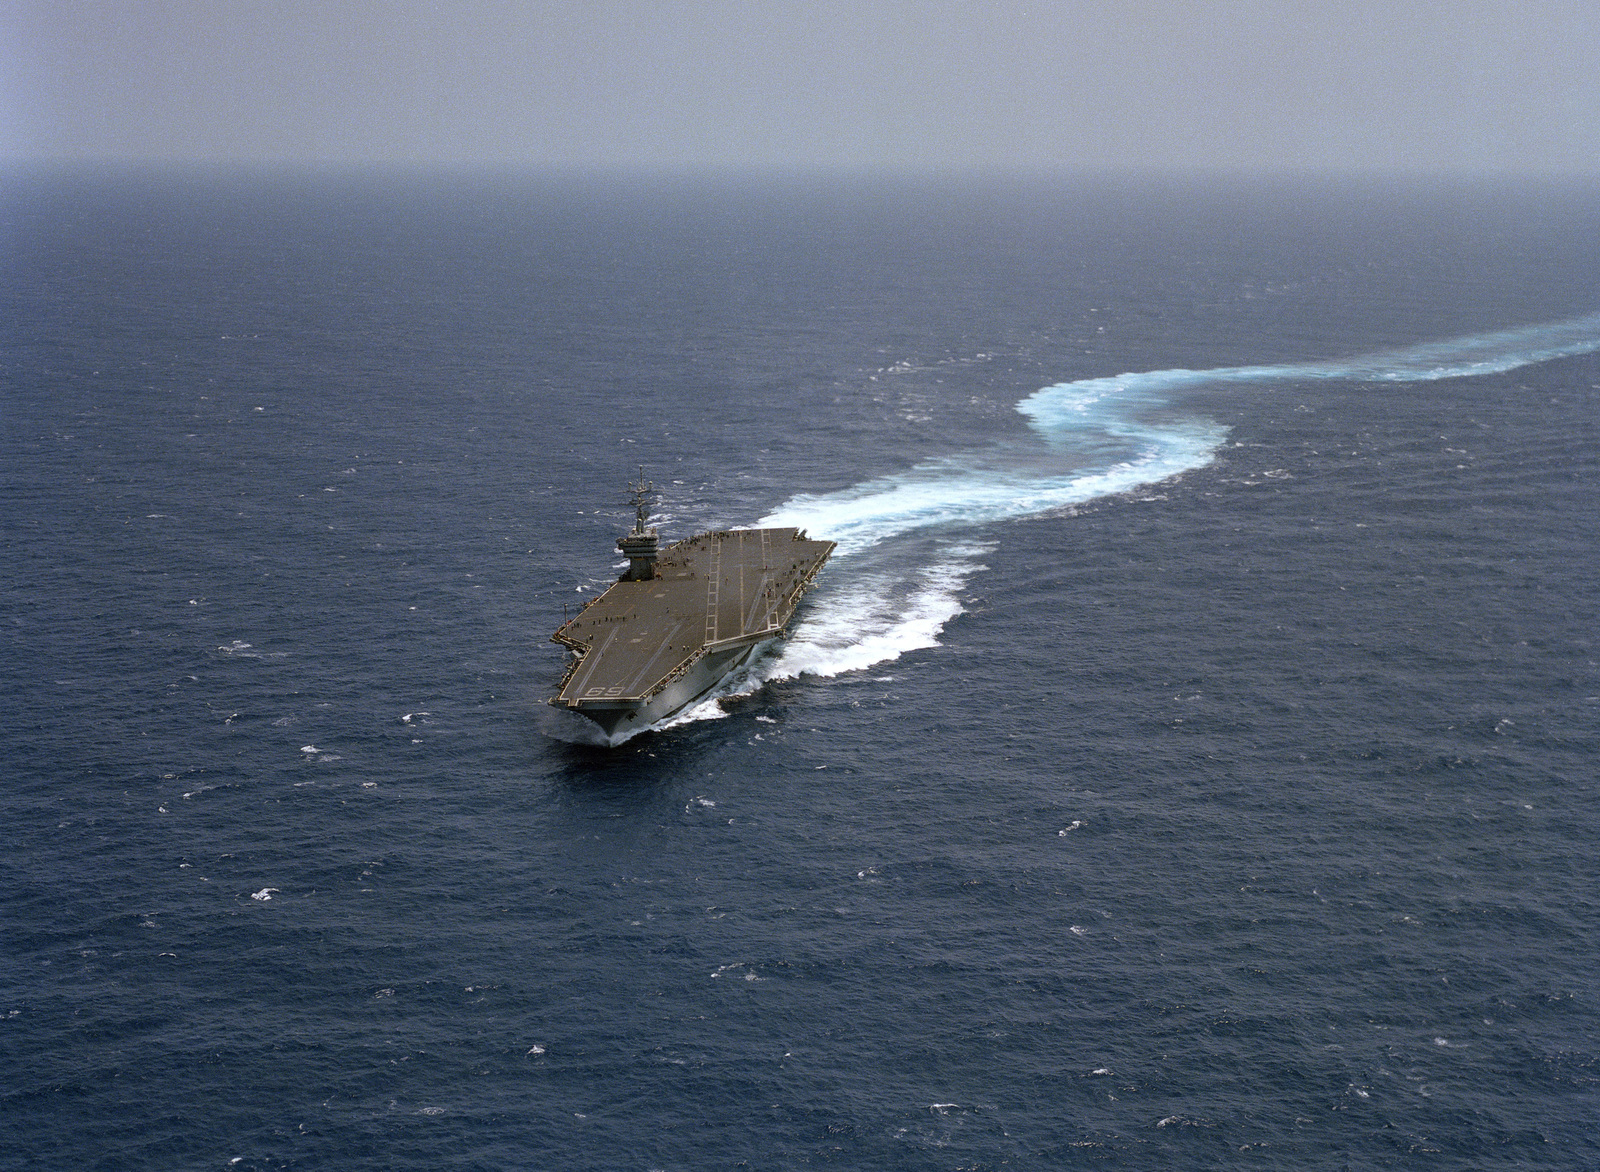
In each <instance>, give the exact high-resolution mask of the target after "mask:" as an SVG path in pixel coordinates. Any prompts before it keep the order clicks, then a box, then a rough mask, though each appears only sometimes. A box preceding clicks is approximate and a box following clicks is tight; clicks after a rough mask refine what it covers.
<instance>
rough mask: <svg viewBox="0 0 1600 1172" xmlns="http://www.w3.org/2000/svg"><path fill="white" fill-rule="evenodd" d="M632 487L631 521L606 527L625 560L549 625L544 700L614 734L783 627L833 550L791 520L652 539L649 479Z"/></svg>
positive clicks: (683, 703)
mask: <svg viewBox="0 0 1600 1172" xmlns="http://www.w3.org/2000/svg"><path fill="white" fill-rule="evenodd" d="M631 487H632V488H633V506H634V512H635V522H634V527H633V531H632V532H631V533H628V534H627V535H626V536H624V537H621V538H618V540H617V548H619V549H620V550H621V551H622V552H623V553H624V554H625V555H626V556H627V558H628V569H627V571H626V572H625V573H624V574H623V575H622V577H621V579H620V580H618V581H617V582H614V583H613V584H612V585H611V586H610V587H609V588H608V589H607V590H606V592H605V593H604V594H601V595H600V596H598V597H597V598H594V599H591V600H590V601H589V602H588V603H587V604H586V605H585V606H584V608H583V610H582V611H580V612H579V613H578V614H577V615H576V616H575V617H574V618H571V619H569V620H567V622H566V623H564V624H562V626H561V629H560V630H558V631H557V632H556V633H555V634H554V635H551V636H550V639H551V641H552V642H555V643H560V644H561V645H562V646H564V647H567V648H568V649H570V650H571V651H572V652H573V660H572V663H571V665H570V666H569V667H568V668H567V674H566V676H565V677H564V678H563V679H562V681H561V687H560V691H559V693H558V694H557V695H556V696H555V697H554V698H552V699H551V701H550V703H551V704H554V705H556V706H557V707H559V708H566V709H567V710H569V711H572V712H577V713H579V714H581V715H583V716H586V717H588V718H589V719H590V720H592V721H594V722H595V723H596V724H597V725H599V726H600V728H601V729H602V730H603V731H604V732H605V733H606V734H607V736H608V737H612V738H615V737H617V736H618V735H620V734H624V733H628V732H633V731H637V730H639V729H642V728H646V727H648V726H650V725H652V724H656V723H657V722H659V721H662V720H665V719H666V718H667V717H669V716H671V715H673V714H674V713H676V712H679V711H681V710H683V709H684V708H686V707H688V706H689V705H690V704H692V703H694V702H695V701H696V700H699V699H700V698H702V697H703V696H705V694H706V693H707V692H709V691H711V689H712V688H714V687H716V686H717V684H719V683H721V682H722V681H723V680H724V679H726V678H727V677H728V675H729V674H730V673H731V672H733V671H734V670H735V669H736V668H738V667H740V666H742V665H743V664H745V663H747V662H749V660H750V659H751V658H752V657H753V656H754V655H755V653H756V651H757V650H758V649H759V648H760V647H761V646H762V645H763V644H764V643H767V642H769V641H770V640H772V639H776V638H778V637H780V636H781V635H783V633H784V628H785V627H786V626H787V625H788V623H789V619H790V618H791V617H792V616H793V615H794V609H795V607H796V606H797V605H798V604H799V602H800V598H801V596H802V595H803V594H805V592H806V591H807V590H808V589H810V587H811V582H812V579H813V578H815V577H816V574H817V571H818V570H820V569H822V566H823V563H825V562H826V561H827V560H828V557H829V555H830V554H832V553H833V542H831V541H814V540H812V539H810V538H808V537H807V536H806V535H805V533H804V532H803V531H802V530H798V529H724V530H720V531H717V532H713V533H699V534H696V535H695V536H693V537H689V538H686V539H685V540H683V541H679V542H676V543H674V544H672V545H669V546H667V547H666V548H665V549H662V548H660V546H659V543H658V540H657V536H656V531H655V530H654V529H652V528H650V527H649V517H648V503H649V499H650V496H651V494H652V493H653V491H654V489H653V486H651V485H649V484H646V483H644V481H643V477H642V476H641V478H640V482H639V483H637V484H635V485H633V486H631Z"/></svg>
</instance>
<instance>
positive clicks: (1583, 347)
mask: <svg viewBox="0 0 1600 1172" xmlns="http://www.w3.org/2000/svg"><path fill="white" fill-rule="evenodd" d="M1597 351H1600V313H1597V314H1591V315H1589V316H1587V317H1580V318H1572V319H1569V320H1566V321H1558V322H1549V323H1545V324H1542V325H1533V326H1524V327H1521V328H1519V329H1514V330H1499V331H1495V332H1492V333H1485V334H1475V335H1471V336H1469V337H1464V338H1452V339H1448V340H1446V341H1442V342H1427V343H1423V344H1421V345H1417V346H1408V347H1404V348H1401V349H1397V350H1384V351H1379V352H1377V353H1373V354H1365V355H1361V356H1358V357H1355V358H1347V359H1340V360H1334V361H1329V362H1301V363H1286V364H1282V365H1277V366H1226V367H1217V368H1215V369H1212V370H1181V369H1180V370H1151V371H1142V372H1134V373H1129V374H1119V375H1113V376H1111V377H1108V378H1088V379H1078V380H1075V381H1073V382H1064V383H1056V384H1053V385H1051V386H1047V387H1041V388H1040V389H1039V390H1037V391H1035V392H1033V394H1031V395H1029V396H1027V397H1026V398H1025V399H1023V400H1022V401H1021V402H1019V403H1018V404H1017V411H1018V412H1019V413H1020V414H1022V415H1023V416H1025V417H1026V418H1027V420H1028V426H1029V428H1030V429H1031V430H1032V432H1033V434H1032V436H1031V437H1028V438H1026V439H1021V440H1012V441H1008V442H1001V443H995V444H992V445H990V446H989V447H987V448H982V449H978V450H974V451H971V452H964V453H961V454H958V455H954V456H946V457H942V458H940V459H937V460H930V461H928V462H927V463H924V464H919V465H917V466H916V467H914V468H911V469H908V470H907V471H905V472H901V473H897V474H895V475H893V476H885V477H880V478H878V479H875V480H869V481H864V482H863V483H861V484H857V485H852V486H851V487H850V488H846V489H843V490H841V491H839V492H832V493H822V494H806V493H802V494H800V495H798V496H794V497H791V498H790V499H789V500H787V501H785V502H784V503H783V504H782V505H780V506H779V507H778V508H777V509H775V510H773V511H772V512H771V513H768V514H767V515H766V516H765V517H762V518H761V520H760V521H759V522H757V524H758V525H760V526H762V527H775V526H785V525H793V526H795V527H796V528H800V529H805V530H807V531H809V532H810V534H811V535H812V536H815V537H826V538H828V539H829V540H831V541H835V542H837V543H838V549H837V551H835V553H834V562H835V563H836V564H835V566H834V568H833V569H832V572H830V573H828V574H825V575H824V576H823V582H822V585H821V586H820V587H819V588H818V589H817V590H816V592H815V593H814V594H813V595H812V596H811V599H810V601H809V603H808V605H807V613H806V615H805V617H804V619H803V620H802V621H801V622H800V623H799V624H798V626H797V628H796V629H795V631H794V632H793V634H792V635H791V636H790V638H789V639H788V640H787V641H786V642H785V643H783V644H781V646H780V648H779V649H778V650H777V652H776V654H770V655H769V656H768V657H766V658H764V659H761V660H759V661H757V662H756V663H754V664H752V665H751V666H749V667H747V668H745V669H743V670H741V671H740V672H738V673H736V674H735V675H734V676H732V677H730V678H729V679H728V680H727V681H725V682H724V683H723V684H722V685H721V686H720V687H719V688H718V689H717V690H716V691H715V692H714V693H713V695H712V696H711V697H710V698H709V699H707V700H706V701H705V702H703V703H701V704H698V705H696V706H694V707H693V708H689V709H686V710H685V711H684V712H682V713H680V714H679V715H678V716H677V717H675V718H673V719H672V720H671V721H669V722H667V723H668V725H674V724H682V723H687V722H689V721H694V720H706V719H711V718H715V717H719V716H724V715H726V713H725V712H724V711H723V710H722V708H721V707H720V705H719V704H718V703H717V701H718V700H720V699H722V698H723V697H727V696H736V695H744V694H748V693H750V692H753V691H755V690H756V689H757V688H759V687H760V686H761V685H762V684H764V683H766V682H767V681H768V680H776V679H789V678H792V677H794V676H799V675H816V676H835V675H839V674H841V673H844V672H849V671H860V670H863V669H865V668H868V667H872V666H874V665H877V664H881V663H887V662H890V661H892V660H895V659H898V658H899V657H900V656H901V655H904V654H905V653H906V652H907V651H913V650H916V649H918V648H922V647H934V646H937V645H938V642H939V634H940V632H941V631H942V630H943V629H944V625H945V624H946V623H947V622H949V621H950V619H952V618H954V617H955V616H956V615H958V614H960V613H961V611H962V609H963V608H962V606H961V601H960V598H961V593H962V591H963V590H964V589H965V587H966V583H967V580H968V579H969V578H971V577H972V575H973V574H976V573H978V572H979V571H981V570H983V569H984V568H985V567H984V566H983V564H982V561H981V559H982V558H983V556H984V554H985V553H987V552H988V551H989V550H991V549H993V548H994V545H993V544H992V542H991V541H987V540H986V539H985V538H984V537H983V536H982V534H981V530H982V529H983V527H985V526H989V525H992V524H994V523H995V522H997V521H1006V520H1014V519H1016V518H1020V517H1031V516H1037V515H1039V514H1041V513H1048V512H1051V511H1053V510H1057V509H1065V508H1070V507H1072V506H1073V505H1078V504H1083V503H1085V502H1087V501H1091V500H1095V499H1097V498H1099V497H1106V496H1113V495H1116V494H1118V493H1125V492H1131V491H1133V490H1134V489H1137V488H1140V487H1142V486H1146V485H1151V484H1155V483H1157V482H1159V481H1162V480H1167V479H1169V478H1171V477H1173V476H1177V475H1180V474H1181V473H1184V472H1190V471H1193V470H1194V469H1197V468H1203V467H1205V466H1206V465H1207V464H1209V463H1211V461H1212V459H1214V458H1215V456H1216V453H1217V450H1218V449H1219V448H1220V447H1221V446H1222V443H1223V441H1224V440H1225V439H1226V438H1227V435H1228V431H1227V428H1225V427H1223V426H1222V425H1221V424H1218V423H1216V422H1215V421H1213V420H1210V419H1207V418H1205V417H1204V416H1200V415H1194V414H1185V413H1184V412H1183V411H1182V410H1181V405H1180V404H1179V402H1178V400H1179V399H1180V397H1181V396H1183V395H1185V394H1186V393H1192V392H1194V391H1197V390H1202V389H1212V388H1217V387H1226V386H1230V385H1246V384H1260V383H1272V382H1284V383H1290V382H1307V381H1326V380H1333V379H1343V380H1347V381H1357V382H1371V383H1413V382H1430V381H1434V380H1438V379H1448V378H1466V377H1470V376H1473V375H1482V374H1499V373H1503V372H1505V371H1509V370H1516V369H1517V368H1519V367H1523V366H1532V365H1535V364H1537V363H1541V362H1549V361H1551V360H1553V359H1556V358H1566V357H1570V356H1573V355H1577V354H1592V353H1595V352H1597ZM839 562H847V563H848V569H846V568H845V567H842V566H838V565H837V563H839ZM841 571H842V572H841Z"/></svg>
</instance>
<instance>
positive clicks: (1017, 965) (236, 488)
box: [0, 171, 1600, 1172]
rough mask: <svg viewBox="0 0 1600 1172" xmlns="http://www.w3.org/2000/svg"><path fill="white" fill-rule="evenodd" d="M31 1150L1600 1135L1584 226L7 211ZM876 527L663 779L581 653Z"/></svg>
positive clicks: (6, 677) (1092, 1157)
mask: <svg viewBox="0 0 1600 1172" xmlns="http://www.w3.org/2000/svg"><path fill="white" fill-rule="evenodd" d="M0 249H3V253H0V255H3V260H4V266H3V273H0V296H3V311H0V378H3V391H0V453H3V456H0V461H3V470H4V476H3V478H0V479H3V483H0V492H3V508H0V528H3V538H4V545H3V558H0V599H3V606H0V630H3V632H4V638H5V643H4V653H3V656H0V712H3V719H0V752H3V761H4V773H3V776H4V784H3V786H0V846H3V850H0V899H3V904H0V1168H5V1169H13V1168H15V1169H52V1170H53V1169H73V1170H86V1169H97V1170H98V1169H103V1170H107V1172H111V1170H116V1172H124V1170H146V1169H149V1170H158V1169H159V1170H170V1169H218V1170H225V1169H237V1170H239V1172H252V1170H258V1169H259V1170H264V1169H341V1170H345V1172H369V1170H379V1169H397V1170H399V1169H404V1170H424V1169H446V1168H447V1169H538V1170H551V1172H566V1170H574V1172H576V1170H614V1169H621V1170H627V1169H637V1170H639V1172H649V1170H652V1169H658V1170H662V1172H669V1170H670V1172H677V1170H692V1169H710V1168H752V1169H791V1168H817V1167H828V1168H840V1169H870V1170H879V1169H881V1170H902V1169H903V1170H924V1169H925V1170H929V1172H933V1170H949V1172H955V1170H957V1169H1058V1168H1080V1167H1081V1168H1119V1169H1132V1170H1146V1169H1150V1170H1156V1169H1163V1170H1165V1169H1171V1170H1188V1169H1272V1170H1278V1169H1297V1170H1317V1172H1320V1170H1328V1172H1333V1170H1339V1169H1372V1168H1404V1169H1416V1168H1425V1169H1499V1168H1506V1169H1510V1168H1533V1169H1561V1170H1566V1169H1591V1168H1595V1167H1600V1065H1597V1055H1600V956H1597V952H1600V949H1597V945H1600V800H1597V799H1600V786H1597V772H1600V668H1597V654H1600V651H1597V646H1596V639H1597V637H1600V629H1597V619H1600V585H1597V573H1596V571H1597V566H1600V188H1597V187H1596V186H1595V185H1594V184H1593V183H1588V184H1581V183H1563V182H1556V181H1549V182H1534V181H1527V182H1511V181H1503V182H1487V181H1485V182H1473V183H1468V182H1442V181H1422V180H1413V181H1405V182H1402V181H1380V180H1359V181H1358V180H1349V181H1341V182H1333V181H1328V180H1312V179H1302V180H1259V179H1258V180H1245V179H1237V180H1221V179H1215V180H1205V181H1202V180H1198V179H1196V180H1178V179H1169V180H1160V181H1155V180H1150V179H1135V178H1118V177H1114V176H1113V177H1104V176H1102V177H1079V178H1072V177H1059V178H1055V179H1042V178H1036V179H1028V180H1023V179H1011V180H1001V179H993V180H988V181H977V180H965V181H955V180H947V181H938V180H932V179H921V180H910V179H899V180H895V179H889V178H882V177H880V178H876V179H864V178H859V179H839V178H836V179H822V178H790V179H787V180H781V181H780V180H776V179H761V180H758V179H737V178H728V177H723V178H715V177H700V178H690V177H681V176H680V177H667V176H647V175H637V176H631V177H617V176H612V177H593V176H591V177H577V176H568V177H545V178H528V177H521V178H519V177H513V176H504V175H502V176H494V175H470V174H455V175H447V174H434V175H424V174H415V173H404V172H390V173H381V174H367V175H355V174H334V173H328V174H267V173H260V174H249V173H220V172H199V171H168V172H156V171H150V172H128V173H119V174H110V173H100V172H90V171H54V172H36V173H30V174H13V175H11V176H10V177H8V178H7V179H5V181H4V183H3V185H0ZM641 466H642V467H643V469H644V472H645V475H646V476H648V477H650V478H651V479H652V480H654V481H655V482H656V484H657V485H658V486H659V487H660V488H661V490H662V500H661V505H660V512H659V515H658V524H659V525H660V527H661V529H662V531H663V534H664V535H665V536H669V537H672V538H674V539H675V538H677V537H681V536H686V535H688V534H690V533H692V532H694V531H697V530H702V529H706V528H711V527H726V526H741V525H745V526H747V525H754V524H757V523H767V524H774V525H777V524H783V525H799V526H803V527H805V528H807V529H808V530H809V531H810V533H811V534H812V535H813V536H825V537H829V538H831V539H833V540H835V541H837V542H838V543H839V549H838V552H837V554H836V555H835V557H834V559H833V561H832V562H831V563H830V564H829V566H828V568H827V569H826V570H825V572H824V574H823V575H822V577H821V578H820V579H819V582H818V588H817V589H816V590H815V591H814V592H813V593H812V594H811V595H810V596H809V597H808V599H807V602H806V603H805V605H804V607H803V608H802V610H801V612H800V616H799V618H798V621H797V623H796V624H795V626H794V628H793V630H792V637H791V638H790V639H789V640H788V641H787V642H786V643H784V644H782V645H780V646H778V647H777V648H775V649H774V651H773V652H772V654H770V655H769V656H767V657H766V658H764V659H763V660H761V661H760V662H759V663H757V664H756V665H754V666H753V668H752V669H751V670H749V671H748V672H746V673H745V674H744V675H742V676H740V677H738V678H736V679H734V680H731V681H729V683H728V685H727V686H726V688H725V689H724V693H725V694H724V695H722V696H720V697H718V698H717V699H716V700H715V701H714V702H712V703H707V704H704V705H702V706H700V707H698V708H696V709H694V710H693V711H691V712H689V713H687V714H685V715H684V716H683V717H682V718H680V719H678V720H677V721H675V722H672V723H671V725H670V727H666V728H663V729H659V730H653V731H650V732H646V733H644V734H642V735H640V736H637V737H634V738H632V739H630V740H627V741H626V742H625V743H622V744H620V745H615V746H606V745H601V744H596V743H593V742H594V741H596V740H597V738H596V737H595V736H593V735H591V733H590V732H589V730H588V728H587V726H586V725H585V724H584V722H583V721H582V720H581V719H580V718H578V717H575V716H570V715H568V714H564V713H561V712H558V711H556V710H555V709H552V708H549V707H548V706H547V705H545V704H544V700H545V699H546V698H547V697H548V696H549V695H550V694H551V692H552V690H553V688H554V685H555V683H556V681H557V680H558V679H559V677H560V674H561V671H562V653H561V651H560V649H559V648H558V647H557V646H555V645H554V644H551V643H549V642H548V641H547V639H548V635H549V633H550V632H551V631H553V630H554V629H555V628H556V627H557V626H558V625H559V624H560V623H561V621H562V616H563V612H564V609H565V608H568V607H570V606H574V605H577V604H581V603H582V602H583V601H584V600H585V599H586V598H588V597H592V596H593V594H594V593H595V592H597V591H599V590H602V589H604V587H605V585H606V583H607V582H608V581H610V580H611V579H612V578H613V577H614V576H615V574H616V572H617V561H618V556H617V553H616V551H615V549H614V547H613V544H612V543H613V542H614V540H615V538H616V537H617V536H618V535H619V534H620V533H621V532H622V531H623V530H624V529H625V528H626V527H627V525H628V523H629V520H630V512H629V510H628V508H627V505H626V498H627V494H626V488H625V485H626V482H627V481H628V480H629V479H630V478H631V477H633V476H634V475H636V474H637V472H638V470H639V468H640V467H641Z"/></svg>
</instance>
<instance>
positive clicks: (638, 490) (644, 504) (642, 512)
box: [628, 464, 656, 533]
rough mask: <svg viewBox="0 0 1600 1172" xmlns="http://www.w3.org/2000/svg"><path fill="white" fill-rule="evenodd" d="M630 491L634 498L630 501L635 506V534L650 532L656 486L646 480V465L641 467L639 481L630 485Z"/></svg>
mask: <svg viewBox="0 0 1600 1172" xmlns="http://www.w3.org/2000/svg"><path fill="white" fill-rule="evenodd" d="M628 490H629V491H630V492H632V493H633V497H632V498H631V499H630V500H629V501H628V503H629V504H631V505H632V506H633V513H634V522H633V531H634V532H635V533H645V532H648V529H649V523H650V502H651V500H652V499H654V497H655V495H656V486H655V485H653V484H651V483H650V482H649V481H648V480H646V479H645V478H644V465H643V464H640V465H639V479H638V480H636V481H634V482H633V483H632V484H630V485H628Z"/></svg>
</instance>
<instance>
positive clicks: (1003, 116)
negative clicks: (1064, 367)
mask: <svg viewBox="0 0 1600 1172" xmlns="http://www.w3.org/2000/svg"><path fill="white" fill-rule="evenodd" d="M0 156H3V157H9V158H12V159H18V158H66V159H99V158H134V159H196V160H255V161H272V160H283V161H308V162H311V161H324V162H360V161H383V162H387V161H400V162H404V161H412V162H433V161H437V162H465V163H472V162H487V163H494V164H500V165H504V164H513V165H550V164H554V165H563V166H570V165H580V166H593V165H602V166H607V165H629V164H667V165H689V166H701V165H717V166H736V167H743V166H753V167H763V168H767V167H774V166H778V167H791V166H795V167H818V166H821V167H851V168H856V167H862V166H877V165H889V166H897V167H904V166H910V167H919V168H923V167H935V168H949V167H953V168H973V167H992V166H1022V167H1040V166H1119V167H1123V166H1156V167H1180V168H1188V167H1215V168H1230V169H1231V168H1273V169H1280V168H1292V169H1302V168H1336V169H1349V168H1359V169H1369V168H1378V169H1404V170H1453V171H1460V170H1467V171H1576V172H1589V173H1596V172H1600V0H1574V2H1568V0H1517V2H1498V0H1383V2H1376V0H1347V2H1343V3H1338V2H1333V0H1299V2H1298V3H1284V2H1280V0H1167V2H1165V3H1155V2H1148V0H1130V2H1118V0H1099V2H1095V3H1084V2H1079V0H1054V2H1049V0H1026V2H1025V0H985V2H982V3H978V2H957V0H856V2H855V3H834V2H831V0H817V2H796V0H745V2H743V3H734V2H725V0H633V2H618V0H588V2H577V0H571V2H566V0H562V2H551V0H521V2H516V3H512V2H508V0H440V2H437V3H424V2H422V0H314V2H302V0H49V2H48V3H46V2H42V0H0Z"/></svg>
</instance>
